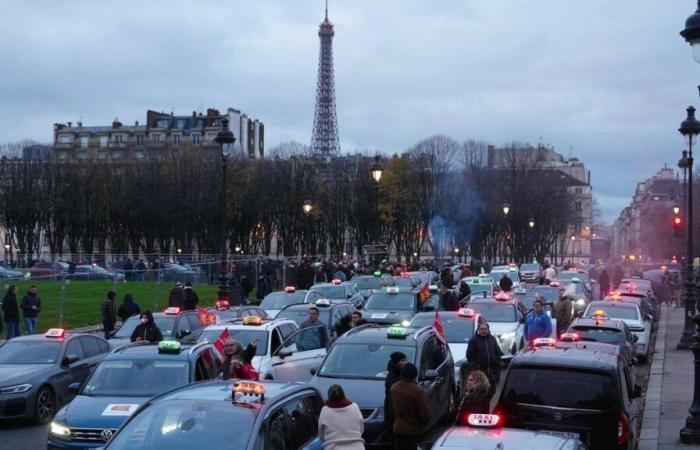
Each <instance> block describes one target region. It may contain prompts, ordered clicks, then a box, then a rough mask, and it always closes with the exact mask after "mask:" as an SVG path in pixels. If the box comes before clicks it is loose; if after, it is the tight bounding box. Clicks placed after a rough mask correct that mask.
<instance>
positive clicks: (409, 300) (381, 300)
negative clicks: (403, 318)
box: [365, 292, 416, 311]
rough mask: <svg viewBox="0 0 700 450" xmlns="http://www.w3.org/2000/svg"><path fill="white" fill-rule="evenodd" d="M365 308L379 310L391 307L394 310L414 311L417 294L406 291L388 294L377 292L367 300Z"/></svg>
mask: <svg viewBox="0 0 700 450" xmlns="http://www.w3.org/2000/svg"><path fill="white" fill-rule="evenodd" d="M365 309H368V310H379V309H390V310H392V311H413V310H415V309H416V296H415V295H413V294H411V293H408V292H404V293H398V294H386V293H384V292H377V293H376V294H372V296H371V297H370V298H369V300H367V304H366V305H365Z"/></svg>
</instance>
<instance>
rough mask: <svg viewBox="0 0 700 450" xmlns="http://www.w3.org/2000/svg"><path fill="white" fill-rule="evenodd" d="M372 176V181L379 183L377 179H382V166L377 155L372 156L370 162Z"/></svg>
mask: <svg viewBox="0 0 700 450" xmlns="http://www.w3.org/2000/svg"><path fill="white" fill-rule="evenodd" d="M371 170H372V178H374V181H376V182H377V183H379V180H381V179H382V173H384V166H383V165H382V163H381V161H380V160H379V155H376V156H375V157H374V163H373V164H372V168H371Z"/></svg>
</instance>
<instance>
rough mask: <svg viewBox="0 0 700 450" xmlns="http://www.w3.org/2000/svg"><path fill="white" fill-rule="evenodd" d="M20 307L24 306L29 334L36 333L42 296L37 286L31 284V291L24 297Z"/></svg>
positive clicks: (23, 313)
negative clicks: (38, 292)
mask: <svg viewBox="0 0 700 450" xmlns="http://www.w3.org/2000/svg"><path fill="white" fill-rule="evenodd" d="M20 308H22V315H23V316H24V326H26V327H27V334H34V333H35V332H36V323H37V318H38V316H39V313H40V312H41V297H39V295H38V294H37V291H36V286H34V285H31V286H30V287H29V292H27V293H26V294H25V296H24V297H23V298H22V303H21V304H20Z"/></svg>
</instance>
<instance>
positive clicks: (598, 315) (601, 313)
mask: <svg viewBox="0 0 700 450" xmlns="http://www.w3.org/2000/svg"><path fill="white" fill-rule="evenodd" d="M592 317H593V318H594V319H595V320H605V319H607V318H608V316H607V314H605V311H604V310H602V309H597V310H596V311H595V312H594V313H593V316H592Z"/></svg>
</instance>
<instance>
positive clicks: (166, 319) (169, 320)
mask: <svg viewBox="0 0 700 450" xmlns="http://www.w3.org/2000/svg"><path fill="white" fill-rule="evenodd" d="M153 320H154V321H155V322H156V325H157V326H158V328H159V329H160V332H161V334H162V335H163V336H164V337H165V336H171V335H172V334H173V327H174V326H175V317H173V316H156V317H154V318H153ZM140 321H141V316H132V317H130V318H128V319H127V321H126V322H124V325H122V326H121V327H120V328H119V330H117V332H116V333H115V334H114V337H115V338H125V339H128V338H131V335H132V333H133V332H134V330H135V329H136V327H137V326H138V324H139V323H140Z"/></svg>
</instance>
